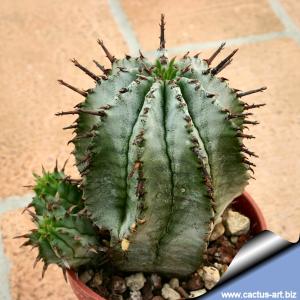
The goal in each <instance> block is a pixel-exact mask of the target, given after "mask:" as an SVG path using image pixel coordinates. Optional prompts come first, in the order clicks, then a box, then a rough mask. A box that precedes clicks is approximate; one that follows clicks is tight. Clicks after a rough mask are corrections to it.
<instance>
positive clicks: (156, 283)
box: [150, 274, 162, 289]
mask: <svg viewBox="0 0 300 300" xmlns="http://www.w3.org/2000/svg"><path fill="white" fill-rule="evenodd" d="M150 281H151V284H152V287H153V288H154V289H161V287H162V285H161V277H160V276H158V275H157V274H151V276H150Z"/></svg>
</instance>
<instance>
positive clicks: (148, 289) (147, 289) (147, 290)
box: [141, 280, 153, 300]
mask: <svg viewBox="0 0 300 300" xmlns="http://www.w3.org/2000/svg"><path fill="white" fill-rule="evenodd" d="M141 292H142V295H143V300H151V299H152V298H153V293H152V285H151V282H150V281H149V280H147V281H146V283H145V285H144V286H143V288H142V290H141Z"/></svg>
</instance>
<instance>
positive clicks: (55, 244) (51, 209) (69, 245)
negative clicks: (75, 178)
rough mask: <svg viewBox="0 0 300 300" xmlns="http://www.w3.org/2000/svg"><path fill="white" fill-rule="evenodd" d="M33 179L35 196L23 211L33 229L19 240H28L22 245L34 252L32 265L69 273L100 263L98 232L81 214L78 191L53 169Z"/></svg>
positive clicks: (80, 199)
mask: <svg viewBox="0 0 300 300" xmlns="http://www.w3.org/2000/svg"><path fill="white" fill-rule="evenodd" d="M35 178H36V184H35V187H34V192H35V196H34V197H33V200H32V202H31V203H30V204H29V206H28V208H27V210H28V211H29V212H30V214H31V216H32V218H33V221H34V223H35V224H36V227H37V228H36V229H33V230H32V231H31V232H30V233H28V234H25V235H23V236H21V237H25V238H28V240H27V241H26V242H25V243H24V244H23V245H25V246H27V245H28V246H32V247H36V248H38V256H37V258H36V262H35V263H37V262H38V261H39V260H42V261H43V262H44V271H45V270H46V268H47V266H48V265H50V264H57V265H59V266H60V267H62V268H63V269H69V268H77V267H79V266H81V265H84V264H86V265H89V264H91V263H92V262H93V261H94V263H96V262H100V260H101V255H100V254H101V253H100V252H99V253H98V250H99V245H100V243H99V235H98V231H97V230H96V229H95V227H94V225H93V223H92V222H91V221H90V220H89V219H88V217H87V216H86V215H85V214H83V213H82V210H83V209H84V206H83V200H82V191H81V190H80V189H79V188H78V187H77V186H76V185H74V184H72V183H70V182H69V181H67V179H68V178H66V176H65V175H64V172H63V171H58V170H57V168H56V169H55V170H54V171H53V172H45V171H43V174H42V176H37V175H35ZM30 207H32V208H34V211H35V213H33V212H32V211H30V210H29V208H30ZM96 253H97V257H96ZM102 259H103V257H102Z"/></svg>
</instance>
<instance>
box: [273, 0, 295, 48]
mask: <svg viewBox="0 0 300 300" xmlns="http://www.w3.org/2000/svg"><path fill="white" fill-rule="evenodd" d="M268 1H269V5H270V6H271V8H272V10H273V12H274V13H275V14H276V16H277V17H278V18H279V20H280V21H281V23H282V24H283V25H284V27H285V31H286V33H287V35H288V36H290V37H292V38H293V39H295V40H296V41H297V42H298V43H300V30H299V28H298V27H297V26H296V25H295V23H294V22H293V20H292V19H291V17H290V16H289V15H288V13H287V12H286V11H285V9H284V7H283V6H282V4H281V3H280V2H279V1H278V0H268Z"/></svg>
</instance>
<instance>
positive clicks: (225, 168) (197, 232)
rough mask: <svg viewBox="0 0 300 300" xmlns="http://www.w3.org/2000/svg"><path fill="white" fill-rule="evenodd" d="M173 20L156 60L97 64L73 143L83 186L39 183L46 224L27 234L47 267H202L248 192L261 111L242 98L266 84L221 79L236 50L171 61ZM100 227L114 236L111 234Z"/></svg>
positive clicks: (54, 178)
mask: <svg viewBox="0 0 300 300" xmlns="http://www.w3.org/2000/svg"><path fill="white" fill-rule="evenodd" d="M164 28H165V22H164V17H163V15H162V18H161V24H160V47H159V49H158V56H157V58H156V60H155V61H154V63H153V62H151V61H149V60H147V59H146V58H145V57H144V56H143V55H142V54H141V53H140V56H139V57H136V58H135V57H131V56H129V55H126V57H125V58H124V59H117V58H115V57H114V56H113V55H112V54H110V52H109V51H108V50H107V48H106V47H105V45H104V44H103V42H102V41H100V40H99V41H98V43H99V44H100V46H101V47H102V49H103V50H104V52H105V54H106V56H107V58H108V59H109V60H110V62H111V69H106V68H104V67H103V66H102V65H100V64H99V63H98V62H96V61H94V62H95V64H96V65H97V66H98V67H99V68H100V69H101V71H102V72H103V75H101V76H97V75H95V74H94V73H92V72H91V71H89V70H88V69H86V68H85V67H83V66H82V65H81V64H79V63H78V61H77V60H75V59H74V60H73V63H74V64H75V66H76V67H78V68H79V69H81V70H82V71H84V72H85V73H86V74H87V75H89V76H90V77H92V78H93V79H94V80H95V82H96V86H95V88H93V89H90V90H87V91H83V90H79V89H77V88H75V87H73V86H71V85H69V84H67V83H65V82H64V81H62V80H60V81H59V82H60V83H61V84H62V85H65V86H67V87H69V88H70V89H72V90H74V91H75V92H78V93H79V94H81V95H82V96H83V97H84V98H85V100H84V101H83V102H82V103H80V104H78V105H77V106H76V109H75V110H73V111H65V112H61V113H58V114H57V115H69V114H72V115H73V114H74V115H78V118H77V119H76V121H75V123H74V124H73V125H71V126H68V127H66V128H69V129H71V128H73V129H75V130H74V132H75V133H76V136H75V137H74V138H73V139H72V140H71V142H73V143H74V145H75V150H74V154H75V158H76V165H77V167H78V169H79V171H80V173H81V179H80V182H76V181H74V180H70V179H69V178H68V177H66V176H65V175H64V172H63V171H58V170H57V169H55V170H54V172H52V173H47V172H44V174H43V175H42V176H41V177H38V178H37V183H36V186H35V192H36V196H35V198H34V199H33V202H32V204H31V206H33V207H34V209H35V212H36V214H33V213H32V212H31V214H32V215H33V217H34V220H35V221H36V223H37V225H38V228H37V229H35V230H33V231H32V233H29V234H27V235H25V236H26V237H28V238H29V240H28V241H27V242H26V243H25V244H31V245H33V246H37V247H38V248H39V256H38V259H43V260H44V262H45V264H46V265H48V264H50V263H56V264H59V265H60V266H61V267H63V268H76V267H78V266H80V265H83V264H101V263H103V262H104V261H107V260H109V261H110V264H112V265H113V266H114V267H115V268H117V269H119V270H122V271H143V272H159V273H162V274H177V275H187V274H189V273H191V272H193V271H194V270H195V269H196V268H197V267H198V266H199V265H201V262H202V259H203V255H204V254H205V250H206V247H207V244H208V240H209V236H210V233H211V231H212V229H213V227H214V223H215V221H216V220H217V219H218V218H219V217H220V216H221V214H222V213H223V211H224V209H225V208H226V207H227V206H228V205H229V204H230V203H231V201H232V200H233V199H234V198H235V197H236V196H238V195H240V194H241V193H242V192H243V190H244V187H245V186H246V184H247V182H248V180H249V178H250V177H251V176H250V175H249V171H252V166H254V164H253V163H251V162H250V161H249V159H248V157H249V156H255V154H254V153H253V152H251V151H249V150H248V149H247V148H246V147H245V145H244V144H243V141H244V139H251V138H254V137H253V136H252V135H249V134H245V133H244V130H245V128H246V129H248V126H249V125H255V124H257V122H256V121H252V120H249V119H248V117H249V116H251V115H252V113H251V109H253V108H256V107H259V106H262V105H263V104H252V105H249V104H246V103H245V102H243V101H241V98H242V97H244V96H246V95H248V94H252V93H256V92H260V91H262V90H264V89H265V88H260V89H256V90H251V91H248V92H241V91H239V90H236V89H232V88H230V87H229V86H228V84H227V79H225V78H223V77H218V75H219V73H220V72H221V71H222V70H223V69H224V68H225V67H226V66H228V65H229V64H230V63H231V61H232V57H233V55H234V54H235V53H236V51H237V50H234V51H233V52H232V53H231V54H230V55H228V56H227V57H226V58H225V59H223V60H221V62H220V63H219V64H217V65H216V66H214V67H213V66H212V62H213V60H214V59H215V58H216V56H217V55H218V54H219V53H220V52H221V50H222V49H223V48H224V44H222V45H221V46H220V47H219V48H218V49H217V50H216V51H215V52H214V53H213V54H212V55H211V57H209V58H208V59H201V58H200V57H199V56H198V54H197V55H195V56H193V57H191V56H189V54H188V53H187V54H185V55H184V56H183V57H182V58H181V59H179V60H176V59H175V58H173V59H171V60H169V59H168V58H167V52H166V50H165V37H164ZM101 232H102V233H103V232H106V233H107V232H109V235H108V236H109V237H108V238H106V239H105V238H103V236H102V235H101Z"/></svg>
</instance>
